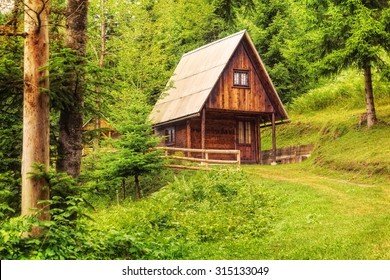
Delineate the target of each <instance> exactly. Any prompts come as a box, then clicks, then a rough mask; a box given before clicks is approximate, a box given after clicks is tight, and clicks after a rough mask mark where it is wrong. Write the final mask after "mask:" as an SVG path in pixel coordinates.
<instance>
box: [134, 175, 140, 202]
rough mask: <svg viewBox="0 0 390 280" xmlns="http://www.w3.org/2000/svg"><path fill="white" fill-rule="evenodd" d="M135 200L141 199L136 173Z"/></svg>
mask: <svg viewBox="0 0 390 280" xmlns="http://www.w3.org/2000/svg"><path fill="white" fill-rule="evenodd" d="M134 188H135V200H139V199H141V187H140V185H139V178H138V175H134Z"/></svg>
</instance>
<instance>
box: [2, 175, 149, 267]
mask: <svg viewBox="0 0 390 280" xmlns="http://www.w3.org/2000/svg"><path fill="white" fill-rule="evenodd" d="M41 171H42V170H41ZM34 176H45V177H46V178H47V179H48V182H49V185H50V188H51V190H52V191H53V193H54V196H53V197H52V198H51V200H50V201H48V203H49V204H50V206H51V207H50V211H49V212H50V216H51V220H50V221H39V220H37V219H36V218H35V217H18V218H13V219H8V220H5V221H2V222H1V230H0V258H1V259H50V260H53V259H132V258H140V256H141V255H142V254H143V250H142V249H141V245H140V244H137V242H135V240H134V238H133V237H131V236H129V235H127V234H126V233H124V232H120V231H114V230H111V229H107V230H101V229H100V228H99V227H98V226H97V224H96V223H94V222H93V221H90V218H89V216H87V215H86V214H85V213H86V208H87V207H86V205H87V203H86V201H85V199H84V198H83V196H82V192H81V191H80V190H81V188H80V187H79V186H77V184H76V182H75V181H74V179H72V178H71V177H69V176H68V175H65V174H63V173H59V174H58V173H54V172H47V173H46V172H42V173H39V172H37V173H36V174H34ZM45 203H47V202H45ZM33 227H40V228H41V229H42V235H41V236H40V237H29V236H28V234H27V233H28V232H31V230H32V228H33Z"/></svg>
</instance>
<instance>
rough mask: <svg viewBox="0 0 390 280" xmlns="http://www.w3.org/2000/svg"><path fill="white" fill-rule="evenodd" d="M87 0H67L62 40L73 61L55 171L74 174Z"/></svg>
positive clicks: (82, 91)
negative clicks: (71, 52)
mask: <svg viewBox="0 0 390 280" xmlns="http://www.w3.org/2000/svg"><path fill="white" fill-rule="evenodd" d="M87 12H88V0H68V4H67V9H66V43H65V46H66V47H67V48H69V49H71V50H73V51H74V55H75V56H76V61H75V64H74V65H73V67H68V69H69V71H70V72H68V73H67V81H65V87H64V88H65V93H64V95H66V99H67V101H66V102H64V103H63V108H62V109H61V112H60V120H59V147H58V159H57V171H59V172H66V173H68V174H69V175H71V176H72V177H78V176H79V175H80V169H81V156H82V126H83V114H82V107H83V96H84V94H85V90H86V83H85V69H84V63H85V61H84V58H85V55H86V39H87V36H86V32H87Z"/></svg>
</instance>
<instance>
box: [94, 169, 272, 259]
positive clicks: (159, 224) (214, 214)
mask: <svg viewBox="0 0 390 280" xmlns="http://www.w3.org/2000/svg"><path fill="white" fill-rule="evenodd" d="M191 172H192V173H185V172H184V173H182V175H179V176H178V177H175V179H174V181H173V182H172V183H170V184H169V185H167V186H166V187H163V188H162V189H161V190H160V191H159V192H157V193H154V194H153V195H151V196H150V197H148V198H146V199H144V200H142V201H139V202H137V203H130V204H128V205H126V207H113V208H111V209H110V210H109V211H108V212H107V211H106V210H105V211H104V212H99V213H98V215H99V218H100V225H101V226H102V227H107V228H112V227H114V226H115V227H117V228H118V229H119V230H121V231H125V232H127V234H129V235H130V236H137V240H140V241H142V243H143V244H144V246H145V247H146V248H147V250H146V251H145V255H143V256H142V258H144V259H188V258H190V259H191V258H223V256H224V254H226V251H225V249H224V245H226V244H236V246H241V247H245V246H247V241H248V238H251V239H254V240H257V239H262V238H264V237H265V236H266V235H267V234H268V233H269V231H270V229H271V228H272V224H273V218H274V216H273V215H274V213H273V209H272V201H273V199H271V198H270V197H269V196H267V195H266V194H265V193H264V192H263V190H262V188H261V186H253V185H251V184H250V183H249V181H248V178H247V177H246V176H245V174H243V173H241V172H236V171H231V172H222V171H220V172H218V171H214V172H208V173H204V172H195V173H194V172H193V171H191ZM218 244H219V245H221V246H219V245H218ZM215 248H218V249H215ZM237 251H238V250H237ZM235 253H237V252H235ZM242 253H243V252H242Z"/></svg>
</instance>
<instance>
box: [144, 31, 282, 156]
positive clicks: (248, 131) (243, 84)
mask: <svg viewBox="0 0 390 280" xmlns="http://www.w3.org/2000/svg"><path fill="white" fill-rule="evenodd" d="M150 118H151V121H152V123H153V125H154V128H155V132H156V133H158V134H160V135H164V136H165V141H164V143H162V145H165V146H171V147H181V148H194V149H235V150H240V152H241V154H240V155H241V162H243V163H259V162H261V148H260V147H261V133H260V128H261V127H264V126H268V125H270V126H272V127H273V133H272V135H273V138H274V139H273V140H274V141H273V142H274V149H276V144H275V143H276V139H275V126H276V125H277V124H280V123H283V122H286V121H287V120H288V115H287V112H286V110H285V109H284V107H283V104H282V102H281V100H280V98H279V96H278V94H277V92H276V90H275V87H274V86H273V84H272V81H271V79H270V77H269V75H268V73H267V71H266V69H265V67H264V64H263V63H262V61H261V58H260V56H259V54H258V53H257V51H256V49H255V46H254V45H253V42H252V40H251V39H250V37H249V35H248V33H247V32H246V31H245V30H244V31H241V32H238V33H236V34H233V35H231V36H228V37H226V38H223V39H221V40H218V41H215V42H213V43H210V44H208V45H205V46H203V47H200V48H198V49H195V50H193V51H191V52H188V53H186V54H184V55H183V56H182V58H181V60H180V62H179V64H178V65H177V67H176V69H175V71H174V74H173V76H172V77H171V79H170V80H169V82H168V87H167V90H166V92H164V93H163V94H162V97H161V98H160V99H159V100H158V101H157V103H156V104H155V106H154V108H153V110H152V113H151V116H150ZM215 157H218V155H215Z"/></svg>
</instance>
